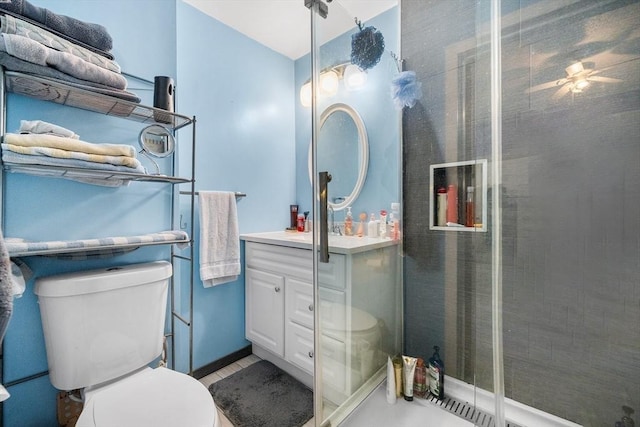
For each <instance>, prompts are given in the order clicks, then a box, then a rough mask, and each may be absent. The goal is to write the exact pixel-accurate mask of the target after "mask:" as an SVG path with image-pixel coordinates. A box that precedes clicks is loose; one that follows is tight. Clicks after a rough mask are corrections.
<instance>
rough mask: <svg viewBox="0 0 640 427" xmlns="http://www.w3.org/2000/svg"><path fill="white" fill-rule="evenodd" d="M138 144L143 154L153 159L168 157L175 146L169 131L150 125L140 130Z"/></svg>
mask: <svg viewBox="0 0 640 427" xmlns="http://www.w3.org/2000/svg"><path fill="white" fill-rule="evenodd" d="M138 142H139V143H140V147H141V148H142V151H143V152H144V153H145V154H150V155H152V156H154V157H167V156H170V155H171V154H172V153H173V150H174V149H175V145H176V144H175V140H174V138H173V134H172V133H171V131H169V129H167V128H166V127H164V126H160V125H151V126H147V127H145V128H144V129H142V130H141V131H140V138H139V139H138Z"/></svg>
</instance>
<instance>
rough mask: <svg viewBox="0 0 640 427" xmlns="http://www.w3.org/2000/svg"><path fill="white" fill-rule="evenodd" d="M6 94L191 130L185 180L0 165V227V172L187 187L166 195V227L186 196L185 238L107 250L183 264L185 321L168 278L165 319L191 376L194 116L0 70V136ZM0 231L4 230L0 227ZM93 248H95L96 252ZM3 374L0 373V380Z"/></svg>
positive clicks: (52, 252)
mask: <svg viewBox="0 0 640 427" xmlns="http://www.w3.org/2000/svg"><path fill="white" fill-rule="evenodd" d="M7 93H15V94H19V95H24V96H27V97H31V98H35V99H39V100H44V101H49V102H54V103H58V104H61V105H65V106H68V107H73V108H79V109H82V110H87V111H92V112H95V113H99V114H103V115H108V116H115V117H120V118H122V119H125V120H132V121H135V122H138V123H142V124H147V125H149V124H154V123H157V124H160V125H162V126H164V127H165V128H167V129H169V130H170V131H171V132H174V133H175V132H176V131H177V130H179V129H182V128H184V127H187V126H191V128H192V135H191V144H192V147H191V157H192V158H191V165H190V166H191V171H190V176H189V177H186V178H183V177H176V176H166V175H147V174H140V173H128V172H117V173H114V172H108V171H103V170H91V169H83V168H67V167H59V166H42V165H36V164H14V163H3V164H2V173H1V174H0V186H1V187H2V198H1V199H0V220H1V221H2V224H3V226H4V218H3V214H4V208H3V207H4V197H5V191H4V174H5V173H23V174H32V175H38V176H45V177H66V178H69V177H83V178H87V177H91V178H92V179H100V180H107V181H108V180H124V181H144V182H159V183H167V184H169V185H175V184H187V186H188V188H189V191H188V192H184V191H183V192H180V191H178V190H177V188H176V189H174V191H173V192H172V197H171V224H173V225H174V226H176V225H178V226H179V224H177V221H176V219H177V215H176V210H177V209H178V208H177V205H178V204H177V203H176V201H177V197H179V195H180V194H189V197H190V212H189V215H190V223H189V224H190V225H189V227H188V230H187V234H188V236H189V237H188V239H187V240H180V241H167V242H149V243H143V244H128V243H127V244H122V245H117V246H109V247H108V249H125V250H134V249H136V248H137V247H141V246H150V245H163V244H164V245H167V244H169V245H171V259H172V263H173V264H174V271H175V265H176V262H179V261H181V260H182V261H186V262H187V263H188V269H189V293H190V295H191V296H190V307H189V316H188V317H187V318H185V317H184V316H181V315H180V314H179V313H177V312H176V310H175V306H174V292H175V286H176V285H175V282H174V277H172V279H171V282H170V295H171V296H170V304H171V307H170V310H171V313H172V316H171V326H170V328H171V330H170V331H169V335H170V336H171V354H172V361H173V364H174V366H175V339H174V335H173V334H174V331H175V320H176V319H178V321H180V322H183V323H184V324H185V325H186V326H187V327H188V328H189V343H190V344H189V347H190V348H189V374H192V373H193V354H192V353H193V328H192V325H193V282H194V266H193V259H194V248H193V223H194V203H195V202H194V197H195V194H196V191H195V187H194V185H195V144H196V131H195V127H196V126H195V125H196V119H195V117H188V116H184V115H180V114H175V113H170V112H167V111H165V110H161V109H157V108H153V107H148V106H145V105H142V104H137V103H135V102H131V101H127V100H124V99H120V98H117V97H114V96H109V95H105V94H102V93H98V92H93V91H90V90H87V89H84V88H80V87H76V86H74V85H73V84H66V83H64V82H61V81H57V80H52V79H48V78H44V77H40V76H34V75H28V74H24V73H19V72H14V71H5V70H3V69H2V67H0V103H1V111H2V114H1V115H0V132H1V133H2V135H4V133H5V128H6V109H7V102H6V94H7ZM175 166H176V162H175V156H174V160H173V165H172V170H175ZM3 229H4V227H3ZM176 243H189V249H188V251H187V252H188V254H187V255H184V254H182V253H177V252H176V250H175V248H174V244H176ZM92 250H94V251H95V250H96V248H92ZM98 250H99V248H98ZM78 252H81V251H79V250H78V249H69V248H67V249H60V250H48V251H46V253H29V254H23V255H21V256H32V255H34V256H35V255H47V256H51V255H57V254H58V255H60V254H62V255H68V254H74V253H75V254H77V253H78ZM0 361H1V362H2V366H0V373H1V374H3V365H4V361H3V357H2V359H0ZM47 374H48V372H46V371H45V372H41V373H36V374H34V375H30V376H29V377H25V378H20V379H17V380H14V381H12V382H11V383H7V384H5V386H6V387H11V386H13V385H17V384H20V383H23V382H26V381H30V380H33V379H36V378H40V377H42V376H44V375H47ZM3 376H4V375H2V377H3ZM2 377H0V382H2V379H3V378H2ZM0 415H1V404H0ZM1 424H2V419H1V418H0V425H1Z"/></svg>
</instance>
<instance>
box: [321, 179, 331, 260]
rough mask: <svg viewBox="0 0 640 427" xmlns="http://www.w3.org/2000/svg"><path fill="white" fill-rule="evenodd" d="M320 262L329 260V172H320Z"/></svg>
mask: <svg viewBox="0 0 640 427" xmlns="http://www.w3.org/2000/svg"><path fill="white" fill-rule="evenodd" d="M318 175H319V178H320V179H319V183H320V262H324V263H328V262H329V230H328V229H329V227H328V225H327V217H328V214H327V192H328V188H327V187H328V184H329V182H331V174H329V172H320V173H319V174H318Z"/></svg>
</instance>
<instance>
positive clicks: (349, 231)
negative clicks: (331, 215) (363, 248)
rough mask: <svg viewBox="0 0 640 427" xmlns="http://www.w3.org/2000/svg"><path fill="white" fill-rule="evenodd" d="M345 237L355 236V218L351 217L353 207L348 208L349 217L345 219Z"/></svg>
mask: <svg viewBox="0 0 640 427" xmlns="http://www.w3.org/2000/svg"><path fill="white" fill-rule="evenodd" d="M344 235H345V236H353V216H352V215H351V206H349V207H348V208H347V215H346V217H345V219H344Z"/></svg>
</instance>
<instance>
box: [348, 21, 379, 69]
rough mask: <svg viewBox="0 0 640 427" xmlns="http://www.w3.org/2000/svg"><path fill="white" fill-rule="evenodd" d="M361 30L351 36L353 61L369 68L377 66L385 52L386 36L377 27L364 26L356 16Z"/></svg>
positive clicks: (361, 66)
mask: <svg viewBox="0 0 640 427" xmlns="http://www.w3.org/2000/svg"><path fill="white" fill-rule="evenodd" d="M356 24H357V25H358V28H359V29H360V31H358V32H357V33H355V34H353V35H352V36H351V63H352V64H355V65H357V66H358V67H360V69H362V70H363V71H364V70H368V69H369V68H372V67H373V66H375V65H376V64H377V63H378V62H379V61H380V57H381V56H382V53H383V52H384V37H383V36H382V33H381V32H380V31H378V30H377V29H376V27H364V26H363V25H362V22H360V21H358V18H356Z"/></svg>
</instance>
